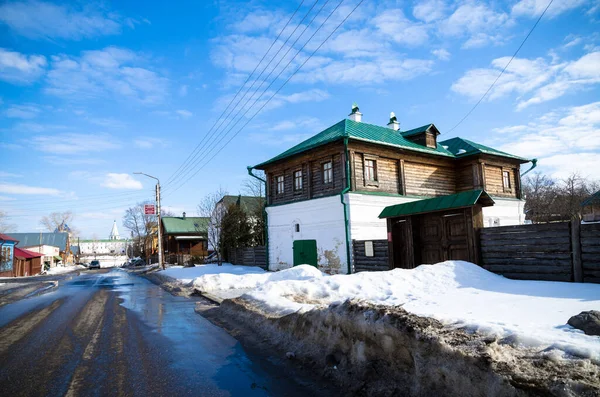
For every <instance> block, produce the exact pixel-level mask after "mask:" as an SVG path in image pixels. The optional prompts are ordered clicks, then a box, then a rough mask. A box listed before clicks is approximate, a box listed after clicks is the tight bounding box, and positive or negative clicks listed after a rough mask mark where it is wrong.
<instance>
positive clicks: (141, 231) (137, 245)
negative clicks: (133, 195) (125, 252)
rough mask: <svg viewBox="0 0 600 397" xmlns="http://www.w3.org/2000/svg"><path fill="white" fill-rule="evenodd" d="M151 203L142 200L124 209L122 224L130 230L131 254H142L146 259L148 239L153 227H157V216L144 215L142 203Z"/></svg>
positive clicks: (150, 236)
mask: <svg viewBox="0 0 600 397" xmlns="http://www.w3.org/2000/svg"><path fill="white" fill-rule="evenodd" d="M145 204H152V203H151V202H150V201H144V202H141V203H138V204H136V205H134V206H133V207H130V208H127V209H126V210H125V215H123V226H125V228H126V229H127V230H129V231H130V232H131V237H132V240H133V242H132V247H133V256H141V255H142V254H143V255H144V256H145V257H146V259H148V257H149V255H150V253H148V252H146V246H147V243H148V241H150V239H151V238H152V234H153V233H154V232H155V230H154V229H156V227H157V216H156V215H146V214H145V213H144V205H145Z"/></svg>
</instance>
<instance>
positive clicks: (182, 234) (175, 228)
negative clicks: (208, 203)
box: [161, 212, 209, 257]
mask: <svg viewBox="0 0 600 397" xmlns="http://www.w3.org/2000/svg"><path fill="white" fill-rule="evenodd" d="M208 220H209V219H208V218H204V217H193V216H186V214H185V212H184V213H183V216H181V217H177V216H163V217H161V224H162V225H161V227H162V228H163V229H162V235H163V247H164V250H165V254H167V255H192V256H202V257H204V256H206V255H207V254H208V242H207V233H208Z"/></svg>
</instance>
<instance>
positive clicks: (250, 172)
mask: <svg viewBox="0 0 600 397" xmlns="http://www.w3.org/2000/svg"><path fill="white" fill-rule="evenodd" d="M246 168H247V169H248V175H250V176H251V177H253V178H256V179H258V180H259V181H261V182H263V183H264V184H265V207H264V208H263V222H264V223H265V253H266V255H265V257H266V259H267V271H268V270H269V222H268V221H269V217H268V214H267V181H266V180H264V179H262V178H260V177H258V176H256V175H254V174H253V173H252V170H253V169H254V167H250V166H248V167H246Z"/></svg>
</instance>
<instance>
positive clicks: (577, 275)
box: [571, 219, 583, 283]
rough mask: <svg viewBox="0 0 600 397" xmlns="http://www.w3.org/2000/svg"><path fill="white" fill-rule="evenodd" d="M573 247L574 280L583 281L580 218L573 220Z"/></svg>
mask: <svg viewBox="0 0 600 397" xmlns="http://www.w3.org/2000/svg"><path fill="white" fill-rule="evenodd" d="M571 248H572V250H573V251H572V252H573V281H575V282H576V283H582V282H583V268H582V266H581V222H580V221H579V219H572V220H571Z"/></svg>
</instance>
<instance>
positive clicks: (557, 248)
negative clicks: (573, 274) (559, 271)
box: [481, 244, 571, 255]
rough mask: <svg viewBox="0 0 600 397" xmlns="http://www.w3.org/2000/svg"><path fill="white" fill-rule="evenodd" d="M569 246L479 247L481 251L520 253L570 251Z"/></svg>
mask: <svg viewBox="0 0 600 397" xmlns="http://www.w3.org/2000/svg"><path fill="white" fill-rule="evenodd" d="M570 248H571V247H570V246H569V245H567V244H557V245H542V244H537V245H535V246H518V247H513V246H497V247H481V251H482V252H508V253H513V254H515V255H516V254H517V253H521V252H571V249H570Z"/></svg>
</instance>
